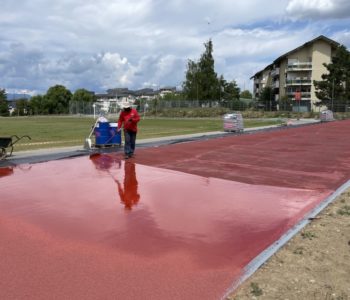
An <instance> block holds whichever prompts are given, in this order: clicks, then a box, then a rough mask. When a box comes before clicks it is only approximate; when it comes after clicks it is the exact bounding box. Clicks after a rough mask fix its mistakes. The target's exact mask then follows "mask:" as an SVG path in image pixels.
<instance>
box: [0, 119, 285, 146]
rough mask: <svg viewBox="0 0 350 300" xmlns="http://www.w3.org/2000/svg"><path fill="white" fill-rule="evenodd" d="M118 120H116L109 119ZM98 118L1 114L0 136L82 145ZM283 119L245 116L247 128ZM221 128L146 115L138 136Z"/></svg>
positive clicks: (219, 122) (201, 121) (219, 123)
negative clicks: (249, 117) (26, 136)
mask: <svg viewBox="0 0 350 300" xmlns="http://www.w3.org/2000/svg"><path fill="white" fill-rule="evenodd" d="M110 121H111V122H116V120H110ZM94 123H95V121H94V119H93V118H91V117H90V118H89V117H59V116H42V117H41V116H39V117H38V116H36V117H11V118H0V136H11V135H17V136H22V135H29V136H30V137H31V138H32V140H31V141H27V140H23V141H20V142H18V143H17V144H16V146H15V151H21V150H31V149H39V148H54V147H65V146H77V145H83V143H84V139H85V138H86V137H87V136H88V135H89V133H90V130H91V128H92V126H93V125H94ZM279 123H281V121H280V120H276V119H273V120H271V119H266V120H245V122H244V126H245V128H249V127H257V126H266V125H274V124H279ZM218 130H222V120H221V119H220V118H216V119H214V118H213V119H164V118H163V119H158V118H145V119H142V120H141V121H140V123H139V134H138V139H145V138H154V137H164V136H174V135H181V134H191V133H200V132H210V131H218Z"/></svg>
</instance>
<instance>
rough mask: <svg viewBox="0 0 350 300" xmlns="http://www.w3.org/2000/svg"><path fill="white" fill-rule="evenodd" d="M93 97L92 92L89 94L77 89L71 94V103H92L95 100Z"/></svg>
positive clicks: (84, 90)
mask: <svg viewBox="0 0 350 300" xmlns="http://www.w3.org/2000/svg"><path fill="white" fill-rule="evenodd" d="M95 98H96V97H95V95H94V93H92V92H89V91H88V90H86V89H77V90H76V91H75V92H74V94H73V98H72V101H74V102H94V101H95V100H96V99H95Z"/></svg>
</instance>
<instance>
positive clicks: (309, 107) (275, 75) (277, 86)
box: [251, 35, 339, 112]
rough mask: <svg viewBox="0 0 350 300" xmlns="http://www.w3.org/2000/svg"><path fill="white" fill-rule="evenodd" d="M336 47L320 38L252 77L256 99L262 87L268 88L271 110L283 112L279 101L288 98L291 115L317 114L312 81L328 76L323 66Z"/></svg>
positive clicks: (329, 40)
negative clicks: (292, 112) (312, 112)
mask: <svg viewBox="0 0 350 300" xmlns="http://www.w3.org/2000/svg"><path fill="white" fill-rule="evenodd" d="M338 46H339V43H337V42H336V41H333V40H331V39H329V38H327V37H325V36H323V35H321V36H319V37H317V38H315V39H313V40H311V41H309V42H307V43H305V44H303V45H302V46H300V47H298V48H295V49H294V50H291V51H289V52H287V53H285V54H283V55H281V56H280V57H278V58H277V59H276V60H274V61H273V62H272V63H271V64H270V65H268V66H266V67H265V68H264V69H263V70H261V71H259V72H257V73H256V74H255V75H254V76H252V77H251V79H254V87H253V93H254V96H255V98H256V99H259V96H260V94H261V92H262V90H263V89H264V88H265V87H271V101H270V104H269V106H270V107H271V108H273V109H274V108H275V109H280V110H282V109H284V107H283V104H282V103H285V101H282V100H283V99H286V98H287V97H288V99H289V100H290V102H291V103H292V108H293V110H294V111H301V112H306V111H316V110H317V109H318V108H316V106H315V103H316V102H318V99H317V97H316V95H315V87H314V85H313V81H314V80H321V79H322V78H321V76H322V74H325V73H327V69H326V67H325V66H324V65H323V64H324V63H327V64H328V63H330V62H331V59H332V56H333V55H334V53H335V51H336V49H337V47H338ZM298 97H300V101H297V100H298ZM295 98H297V100H296V99H295Z"/></svg>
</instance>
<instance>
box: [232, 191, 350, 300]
mask: <svg viewBox="0 0 350 300" xmlns="http://www.w3.org/2000/svg"><path fill="white" fill-rule="evenodd" d="M245 299H259V300H260V299H261V300H263V299H283V300H287V299H288V300H294V299H298V300H300V299H310V300H313V299H315V300H316V299H317V300H318V299H322V300H323V299H325V300H330V299H335V300H348V299H350V189H349V190H347V191H346V192H344V193H343V194H342V195H340V196H339V197H338V198H337V199H336V200H335V201H334V202H333V203H332V204H330V205H329V206H328V207H327V208H326V209H325V210H324V211H323V212H321V213H320V214H319V215H318V216H317V218H315V219H314V220H312V221H311V223H310V224H308V225H307V226H306V227H305V228H304V229H303V230H302V231H300V232H299V233H298V234H297V235H296V236H295V237H294V238H292V239H291V240H290V241H289V242H288V243H287V244H286V245H285V246H284V247H283V248H282V249H281V250H280V251H278V252H277V253H276V254H275V255H274V256H272V257H271V258H270V259H269V260H268V261H267V262H266V263H265V264H264V265H263V266H261V268H260V269H259V270H258V271H257V272H255V274H254V275H253V276H251V277H250V278H249V279H248V280H246V281H245V282H244V283H243V284H242V285H241V286H240V287H239V288H238V289H237V290H236V292H235V293H233V294H231V295H230V296H229V297H227V300H245Z"/></svg>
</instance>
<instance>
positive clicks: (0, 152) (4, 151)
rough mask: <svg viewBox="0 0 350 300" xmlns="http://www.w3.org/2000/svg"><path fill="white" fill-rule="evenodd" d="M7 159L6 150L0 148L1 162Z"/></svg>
mask: <svg viewBox="0 0 350 300" xmlns="http://www.w3.org/2000/svg"><path fill="white" fill-rule="evenodd" d="M5 157H6V149H5V148H0V160H2V159H5Z"/></svg>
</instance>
